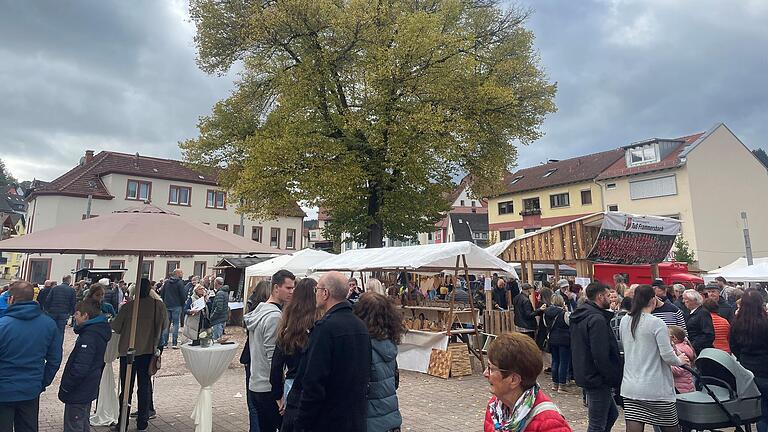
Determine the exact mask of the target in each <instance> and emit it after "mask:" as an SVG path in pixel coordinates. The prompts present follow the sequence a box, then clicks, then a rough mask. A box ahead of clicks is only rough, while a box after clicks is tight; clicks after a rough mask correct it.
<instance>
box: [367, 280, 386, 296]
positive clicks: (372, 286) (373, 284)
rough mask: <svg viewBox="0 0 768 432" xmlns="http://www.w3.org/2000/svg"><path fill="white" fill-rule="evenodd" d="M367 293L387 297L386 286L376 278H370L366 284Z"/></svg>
mask: <svg viewBox="0 0 768 432" xmlns="http://www.w3.org/2000/svg"><path fill="white" fill-rule="evenodd" d="M365 291H367V292H375V293H377V294H381V295H387V293H386V291H384V285H382V284H381V281H379V280H378V279H376V278H370V279H368V280H367V281H366V282H365Z"/></svg>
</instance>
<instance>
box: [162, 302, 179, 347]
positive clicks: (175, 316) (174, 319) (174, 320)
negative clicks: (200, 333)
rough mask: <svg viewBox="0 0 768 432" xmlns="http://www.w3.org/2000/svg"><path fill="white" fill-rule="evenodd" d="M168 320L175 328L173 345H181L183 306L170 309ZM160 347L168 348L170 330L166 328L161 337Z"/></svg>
mask: <svg viewBox="0 0 768 432" xmlns="http://www.w3.org/2000/svg"><path fill="white" fill-rule="evenodd" d="M167 309H168V320H169V321H170V323H171V325H172V326H173V344H174V345H178V344H179V320H180V319H181V306H174V307H169V308H167ZM160 340H161V342H160V345H162V346H168V329H167V328H164V329H163V333H162V336H160Z"/></svg>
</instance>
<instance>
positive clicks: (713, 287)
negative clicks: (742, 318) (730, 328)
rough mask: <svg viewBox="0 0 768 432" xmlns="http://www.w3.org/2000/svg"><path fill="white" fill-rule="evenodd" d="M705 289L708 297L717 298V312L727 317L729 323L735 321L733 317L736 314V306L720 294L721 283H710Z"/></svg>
mask: <svg viewBox="0 0 768 432" xmlns="http://www.w3.org/2000/svg"><path fill="white" fill-rule="evenodd" d="M705 289H706V292H707V298H711V299H715V301H716V302H717V314H718V315H720V316H721V317H723V318H725V319H727V320H728V322H729V323H730V322H731V321H733V317H734V315H735V314H736V310H735V309H736V308H734V307H733V306H731V305H730V303H728V302H727V301H725V299H724V298H723V297H722V296H721V295H720V293H721V291H722V288H720V285H718V284H716V283H709V284H707V286H706V288H705Z"/></svg>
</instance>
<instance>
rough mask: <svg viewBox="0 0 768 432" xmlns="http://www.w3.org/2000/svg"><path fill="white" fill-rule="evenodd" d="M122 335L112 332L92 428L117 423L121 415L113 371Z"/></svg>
mask: <svg viewBox="0 0 768 432" xmlns="http://www.w3.org/2000/svg"><path fill="white" fill-rule="evenodd" d="M118 345H120V335H119V334H117V333H115V332H112V338H111V339H110V340H109V343H107V350H106V351H104V363H105V364H104V371H103V372H102V373H101V381H100V382H99V399H98V400H97V401H96V412H95V413H93V414H91V418H90V422H91V426H109V425H111V424H114V423H117V419H118V416H119V415H120V403H119V402H118V400H117V388H116V387H115V373H114V372H113V371H112V362H114V361H115V360H117V357H118V355H119V353H118Z"/></svg>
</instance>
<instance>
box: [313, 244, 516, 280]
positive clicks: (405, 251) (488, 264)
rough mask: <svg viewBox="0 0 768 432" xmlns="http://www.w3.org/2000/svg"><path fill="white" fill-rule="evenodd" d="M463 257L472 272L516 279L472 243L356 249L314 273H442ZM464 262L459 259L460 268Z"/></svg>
mask: <svg viewBox="0 0 768 432" xmlns="http://www.w3.org/2000/svg"><path fill="white" fill-rule="evenodd" d="M462 255H464V256H465V258H466V260H467V267H468V268H469V270H471V271H475V272H477V271H487V272H506V273H509V274H510V275H512V277H514V278H517V273H516V272H515V269H514V268H513V267H512V266H511V265H510V264H509V263H506V262H504V261H502V260H500V259H499V258H496V257H495V256H493V255H491V254H489V253H488V252H486V251H485V250H484V249H482V248H480V247H478V246H477V245H476V244H474V243H471V242H455V243H438V244H429V245H420V246H404V247H386V248H378V249H354V250H350V251H347V252H344V253H343V254H341V255H336V256H334V257H331V258H329V259H328V260H326V261H323V262H321V263H320V264H318V265H316V266H315V267H314V268H313V270H314V271H330V270H339V271H376V270H412V271H418V272H422V273H423V272H434V273H439V272H441V271H443V270H452V269H454V268H455V267H456V258H457V257H460V256H462ZM463 266H464V263H463V261H462V260H459V267H460V269H463Z"/></svg>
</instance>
